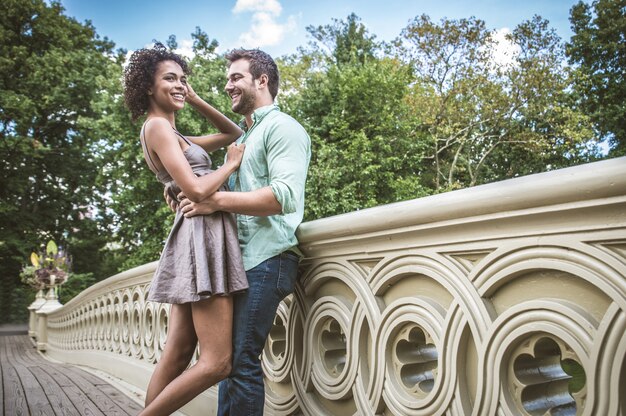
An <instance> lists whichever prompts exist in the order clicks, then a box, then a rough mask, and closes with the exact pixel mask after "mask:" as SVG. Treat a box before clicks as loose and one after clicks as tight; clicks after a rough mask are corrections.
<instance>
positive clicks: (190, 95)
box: [185, 81, 198, 104]
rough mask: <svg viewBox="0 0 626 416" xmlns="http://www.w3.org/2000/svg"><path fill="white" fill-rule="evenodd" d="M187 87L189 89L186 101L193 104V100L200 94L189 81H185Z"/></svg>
mask: <svg viewBox="0 0 626 416" xmlns="http://www.w3.org/2000/svg"><path fill="white" fill-rule="evenodd" d="M185 89H186V90H187V95H185V101H187V102H188V103H189V104H191V102H192V101H193V100H195V99H196V97H197V96H198V94H196V92H195V91H194V90H193V88H191V84H189V81H186V82H185Z"/></svg>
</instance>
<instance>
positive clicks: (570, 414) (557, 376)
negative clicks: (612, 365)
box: [513, 337, 585, 416]
mask: <svg viewBox="0 0 626 416" xmlns="http://www.w3.org/2000/svg"><path fill="white" fill-rule="evenodd" d="M562 355H563V354H562V351H561V347H560V346H559V344H558V343H557V342H556V341H555V340H553V339H551V338H548V337H543V338H540V339H539V340H537V342H536V343H535V345H534V347H533V353H532V354H528V353H523V354H520V355H518V356H517V357H516V358H515V362H514V364H513V369H514V372H515V376H516V377H517V380H518V381H519V382H520V383H521V384H523V385H524V386H525V387H524V388H522V390H521V397H518V399H521V403H522V406H523V407H524V409H525V410H526V412H528V413H529V414H531V415H533V416H535V415H537V416H540V415H545V414H546V413H547V412H549V414H550V415H559V416H575V415H576V400H575V399H574V397H573V396H572V394H573V393H576V392H578V391H580V390H581V389H582V388H583V387H584V385H585V372H584V370H583V368H582V366H581V365H580V364H579V363H577V362H576V361H574V360H571V359H566V360H562V359H561V357H562Z"/></svg>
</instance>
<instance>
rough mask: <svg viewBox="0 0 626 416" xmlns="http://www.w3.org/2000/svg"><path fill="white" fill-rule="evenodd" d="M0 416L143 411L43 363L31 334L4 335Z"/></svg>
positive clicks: (62, 367) (92, 380)
mask: <svg viewBox="0 0 626 416" xmlns="http://www.w3.org/2000/svg"><path fill="white" fill-rule="evenodd" d="M0 404H1V407H0V416H29V415H32V416H35V415H36V416H65V415H68V416H87V415H88V416H101V415H106V416H114V415H115V416H126V415H136V414H137V413H139V412H140V411H141V409H142V407H141V406H140V405H138V404H137V403H136V402H135V401H133V400H132V399H130V398H129V397H128V396H126V395H125V394H123V393H122V392H120V391H119V390H118V389H116V388H115V387H113V386H112V385H111V384H109V383H108V382H106V381H104V380H102V379H100V378H99V377H96V376H94V375H93V374H91V373H88V372H86V371H84V370H82V369H80V368H78V367H76V366H73V365H69V364H58V363H53V362H51V361H48V360H46V359H45V358H43V357H42V356H41V355H40V354H39V353H38V352H37V350H36V349H35V347H33V344H32V343H31V341H30V339H29V338H28V335H0Z"/></svg>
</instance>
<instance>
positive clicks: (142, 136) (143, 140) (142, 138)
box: [139, 123, 159, 173]
mask: <svg viewBox="0 0 626 416" xmlns="http://www.w3.org/2000/svg"><path fill="white" fill-rule="evenodd" d="M145 128H146V125H145V123H144V125H143V126H141V134H140V137H139V141H140V142H141V146H142V147H143V151H144V153H145V154H146V155H147V156H148V160H149V161H150V165H152V166H151V169H152V171H153V172H155V173H158V172H159V170H158V169H157V167H156V165H155V164H154V160H152V156H150V151H149V150H148V146H147V145H146V130H145Z"/></svg>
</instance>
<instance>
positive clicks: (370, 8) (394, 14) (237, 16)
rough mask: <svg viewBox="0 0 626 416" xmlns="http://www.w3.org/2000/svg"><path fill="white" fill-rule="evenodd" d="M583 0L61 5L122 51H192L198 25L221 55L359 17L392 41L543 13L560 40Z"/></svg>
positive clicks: (294, 43)
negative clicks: (441, 24) (175, 46)
mask: <svg viewBox="0 0 626 416" xmlns="http://www.w3.org/2000/svg"><path fill="white" fill-rule="evenodd" d="M577 2H578V0H522V1H519V0H517V1H510V0H509V1H504V0H472V1H462V0H384V1H381V0H377V1H374V0H346V1H343V0H308V1H301V0H221V1H218V0H151V1H146V0H139V1H134V0H126V1H122V0H61V4H62V5H63V6H64V8H65V14H66V15H68V16H72V17H74V18H76V19H77V20H78V21H80V22H84V21H85V20H90V21H91V22H92V24H93V25H94V26H95V27H96V30H97V32H98V34H99V35H100V36H107V37H108V38H109V39H111V40H113V41H114V42H115V44H116V46H117V47H122V48H126V49H129V50H134V49H138V48H141V47H144V46H146V45H148V44H150V43H151V41H152V40H153V39H156V40H159V41H162V42H165V40H167V38H168V37H169V35H171V34H174V35H176V38H177V40H178V42H179V46H181V47H183V48H184V47H189V46H190V40H191V33H192V32H194V31H195V27H196V26H200V27H201V28H202V30H204V31H205V32H207V33H208V35H209V36H210V37H211V38H214V39H217V40H218V42H219V43H220V50H228V49H232V48H234V47H239V46H244V47H260V48H261V49H263V50H265V51H267V52H269V53H270V54H272V55H273V56H281V55H285V54H290V53H293V52H295V51H296V48H297V47H298V46H303V45H305V44H306V43H307V41H308V38H307V32H306V27H307V26H309V25H314V26H318V25H325V24H329V23H331V19H332V18H339V19H345V17H346V16H348V14H350V13H352V12H354V13H356V14H357V15H358V16H359V17H360V18H361V19H362V22H363V23H364V24H365V25H366V26H367V28H368V29H369V31H370V33H372V34H374V35H376V36H377V39H379V40H392V39H394V38H395V37H397V36H398V35H399V34H400V32H401V30H402V29H403V28H404V27H406V25H407V24H408V22H409V20H411V19H412V18H414V17H415V16H419V15H421V14H424V13H425V14H427V15H429V16H430V17H431V19H433V20H434V21H439V20H440V19H441V18H443V17H447V18H451V19H460V18H466V17H470V16H475V17H477V18H479V19H482V20H484V21H485V22H486V25H487V27H488V28H490V29H504V28H508V29H513V28H514V27H515V26H516V25H517V24H519V23H520V22H522V21H524V20H527V19H530V18H531V17H532V16H533V15H535V14H538V15H540V16H542V17H544V18H546V19H548V20H549V21H550V24H551V26H552V27H553V28H555V29H556V30H557V33H558V34H559V36H561V38H563V39H565V40H567V39H569V37H570V36H571V30H570V26H569V20H568V17H569V10H570V8H571V7H572V6H573V5H574V4H575V3H577Z"/></svg>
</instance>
